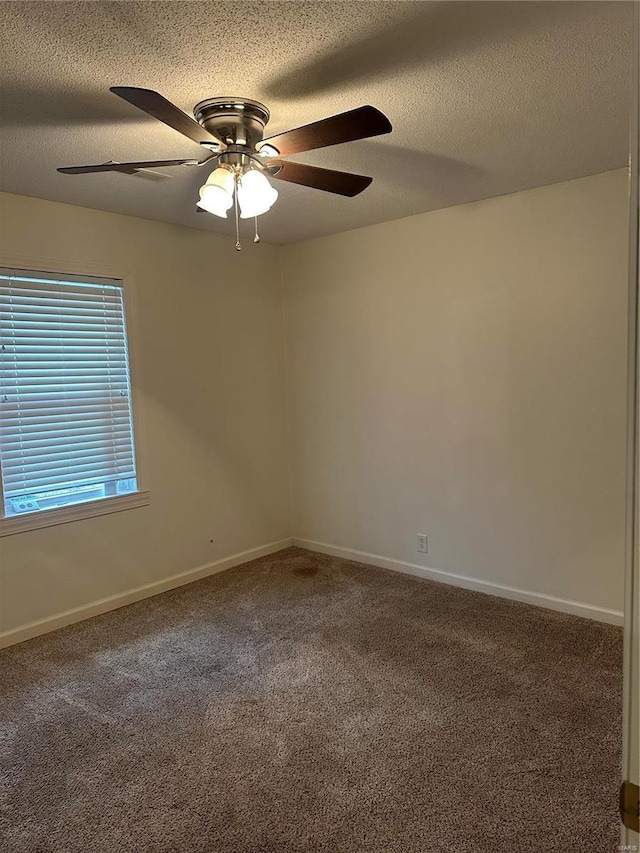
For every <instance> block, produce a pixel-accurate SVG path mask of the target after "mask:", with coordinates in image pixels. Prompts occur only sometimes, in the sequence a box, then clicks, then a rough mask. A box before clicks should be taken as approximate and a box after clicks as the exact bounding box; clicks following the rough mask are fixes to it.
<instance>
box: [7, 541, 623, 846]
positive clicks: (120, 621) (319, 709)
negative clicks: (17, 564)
mask: <svg viewBox="0 0 640 853" xmlns="http://www.w3.org/2000/svg"><path fill="white" fill-rule="evenodd" d="M0 672H1V682H2V690H1V699H0V701H1V722H2V725H1V727H0V839H1V840H0V849H1V850H2V853H9V851H10V853H50V852H51V851H55V852H56V853H119V851H126V853H133V851H135V853H143V851H144V853H167V851H175V853H303V851H304V853H320V851H323V853H436V851H437V853H453V851H456V853H459V851H461V850H467V851H471V853H529V851H530V853H551V852H552V851H554V853H555V851H558V853H567V851H568V850H572V849H580V850H584V851H588V853H611V852H612V851H615V850H616V849H617V845H618V823H617V815H616V792H617V786H618V780H619V771H618V768H619V764H620V754H619V753H620V738H621V735H620V718H621V708H620V694H621V685H620V681H621V632H620V630H619V629H617V628H613V627H610V626H606V625H601V624H598V623H595V622H589V621H587V620H583V619H579V618H576V617H571V616H564V615H561V614H558V613H553V612H550V611H545V610H541V609H538V608H534V607H530V606H528V605H525V604H518V603H515V602H507V601H503V600H500V599H498V598H492V597H489V596H485V595H481V594H479V593H474V592H468V591H464V590H460V589H455V588H453V587H447V586H444V585H441V584H436V583H432V582H429V581H424V580H419V579H416V578H412V577H407V576H403V575H398V574H394V573H392V572H387V571H384V570H382V569H376V568H371V567H368V566H361V565H359V564H356V563H350V562H346V561H344V560H339V559H335V558H331V557H325V556H321V555H317V554H312V553H310V552H308V551H303V550H300V549H297V548H292V549H289V550H287V551H283V552H280V553H279V554H275V555H273V556H271V557H266V558H263V559H260V560H256V561H254V562H252V563H249V564H247V565H245V566H241V567H238V568H236V569H232V570H231V571H228V572H224V573H222V574H219V575H216V576H214V577H211V578H208V579H206V580H204V581H200V582H198V583H195V584H191V585H190V586H187V587H182V588H181V589H179V590H175V591H173V592H169V593H166V594H164V595H161V596H157V597H155V598H152V599H147V600H146V601H143V602H140V603H138V604H134V605H131V606H129V607H126V608H123V609H121V610H118V611H115V612H113V613H109V614H106V615H104V616H101V617H98V618H96V619H92V620H89V621H87V622H84V623H81V624H79V625H76V626H72V627H70V628H66V629H64V630H61V631H58V632H56V633H54V634H49V635H48V636H46V637H41V638H38V639H35V640H31V641H29V642H27V643H23V644H22V645H20V646H15V647H13V648H11V649H7V650H5V651H4V652H2V653H0Z"/></svg>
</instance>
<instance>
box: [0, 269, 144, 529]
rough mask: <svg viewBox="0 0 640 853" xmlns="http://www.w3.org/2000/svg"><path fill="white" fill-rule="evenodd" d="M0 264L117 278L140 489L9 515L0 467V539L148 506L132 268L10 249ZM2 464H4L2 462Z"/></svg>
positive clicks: (36, 271)
mask: <svg viewBox="0 0 640 853" xmlns="http://www.w3.org/2000/svg"><path fill="white" fill-rule="evenodd" d="M0 267H6V268H9V269H16V270H22V271H24V272H29V273H33V275H34V276H35V277H37V275H38V274H40V275H45V276H46V275H54V276H61V277H62V276H64V275H72V276H80V277H82V276H87V277H91V278H106V279H112V280H113V279H115V280H116V281H117V283H118V285H120V286H121V287H122V294H123V302H124V312H125V324H126V328H125V332H126V337H127V352H128V356H129V381H130V386H131V409H132V422H133V439H134V459H135V464H136V477H137V484H138V490H137V491H136V492H131V493H130V494H126V495H113V496H111V497H106V498H99V499H98V500H94V501H86V502H84V503H78V504H70V505H69V506H66V507H56V508H55V509H43V510H39V511H37V512H32V513H25V514H24V515H15V516H5V515H4V499H3V498H4V495H3V491H2V472H1V471H0V538H1V537H3V536H11V535H13V534H15V533H26V532H28V531H31V530H39V529H41V528H44V527H53V526H56V525H58V524H67V523H68V522H71V521H80V520H82V519H89V518H95V517H97V516H100V515H110V514H111V513H114V512H122V511H123V510H127V509H134V508H136V507H143V506H148V505H149V503H150V492H149V489H148V487H147V458H146V451H145V448H146V440H145V431H144V424H143V420H144V417H143V400H142V393H141V389H142V387H143V386H142V377H141V369H140V359H139V357H138V353H137V341H138V326H137V318H136V294H135V276H134V274H133V273H132V272H131V271H129V270H122V269H118V268H115V267H112V266H110V265H109V264H100V265H96V264H92V263H82V264H77V263H73V262H66V261H61V260H60V259H59V258H58V259H53V258H42V257H40V258H34V257H33V256H30V257H28V258H26V257H23V256H18V255H14V254H11V253H7V252H2V253H1V254H0ZM0 464H1V462H0Z"/></svg>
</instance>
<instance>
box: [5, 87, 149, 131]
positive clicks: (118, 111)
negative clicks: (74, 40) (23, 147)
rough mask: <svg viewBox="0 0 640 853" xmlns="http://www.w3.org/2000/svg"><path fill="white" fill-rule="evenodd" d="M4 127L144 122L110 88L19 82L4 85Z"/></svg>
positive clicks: (132, 123) (131, 123)
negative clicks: (68, 86)
mask: <svg viewBox="0 0 640 853" xmlns="http://www.w3.org/2000/svg"><path fill="white" fill-rule="evenodd" d="M0 103H1V104H2V119H0V125H1V126H2V127H69V126H74V125H87V126H91V125H96V124H98V125H101V124H105V125H106V124H123V125H124V124H127V125H134V124H140V125H142V123H143V122H144V119H140V118H138V116H136V114H135V113H133V112H132V110H130V109H128V108H127V106H126V105H125V104H123V103H122V102H121V101H119V100H118V99H117V98H114V97H113V95H112V94H111V93H110V92H109V90H108V89H106V88H105V89H96V90H95V91H79V90H78V89H76V88H65V87H64V86H59V87H51V88H44V87H43V86H42V85H41V83H39V84H38V85H29V84H28V83H22V82H18V81H6V80H5V81H2V82H1V83H0Z"/></svg>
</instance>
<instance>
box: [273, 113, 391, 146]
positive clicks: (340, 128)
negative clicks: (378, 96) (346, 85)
mask: <svg viewBox="0 0 640 853" xmlns="http://www.w3.org/2000/svg"><path fill="white" fill-rule="evenodd" d="M392 129H393V128H392V127H391V122H390V121H389V119H388V118H387V117H386V115H384V113H381V112H380V110H377V109H376V108H375V107H358V108H357V109H355V110H349V111H348V112H346V113H340V115H337V116H331V117H330V118H324V119H321V120H320V121H314V122H313V123H312V124H305V126H304V127H297V128H296V129H295V130H288V131H286V132H285V133H280V134H278V136H271V137H269V138H268V139H263V140H262V143H263V144H264V143H268V144H269V145H273V147H274V148H277V149H278V153H279V154H281V155H282V156H283V157H288V156H289V155H290V154H301V153H302V152H303V151H312V150H313V149H314V148H326V147H327V146H329V145H338V144H339V143H341V142H354V141H355V140H356V139H368V138H369V137H371V136H380V135H381V134H383V133H390V132H391V130H392Z"/></svg>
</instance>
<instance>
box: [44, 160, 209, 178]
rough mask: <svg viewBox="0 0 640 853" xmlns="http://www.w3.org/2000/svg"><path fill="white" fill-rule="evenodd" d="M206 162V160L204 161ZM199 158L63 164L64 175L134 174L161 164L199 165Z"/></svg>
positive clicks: (61, 170)
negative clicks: (79, 164) (76, 164)
mask: <svg viewBox="0 0 640 853" xmlns="http://www.w3.org/2000/svg"><path fill="white" fill-rule="evenodd" d="M203 162H204V161H203ZM198 163H199V161H198V160H143V161H142V162H140V163H101V164H100V165H98V166H63V167H62V168H60V169H58V172H62V174H63V175H87V174H88V173H89V172H123V173H124V174H125V175H134V174H135V173H136V172H137V171H138V169H158V168H160V167H161V166H197V165H198Z"/></svg>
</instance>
